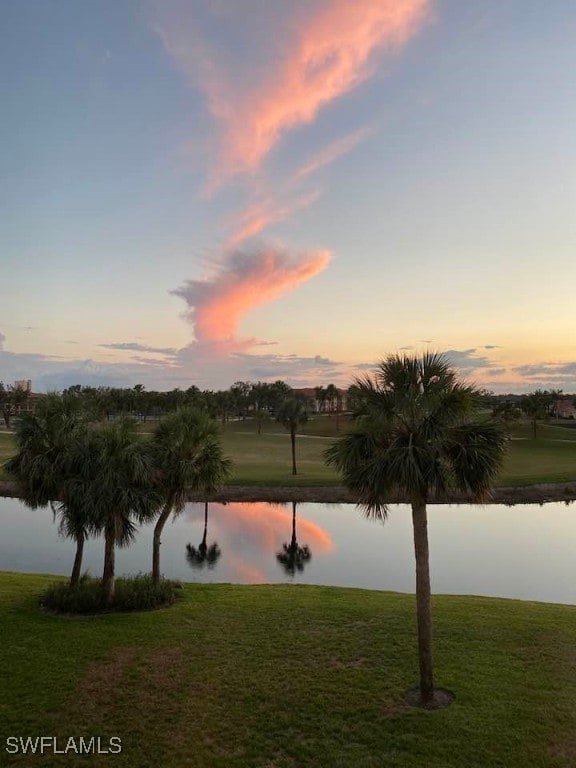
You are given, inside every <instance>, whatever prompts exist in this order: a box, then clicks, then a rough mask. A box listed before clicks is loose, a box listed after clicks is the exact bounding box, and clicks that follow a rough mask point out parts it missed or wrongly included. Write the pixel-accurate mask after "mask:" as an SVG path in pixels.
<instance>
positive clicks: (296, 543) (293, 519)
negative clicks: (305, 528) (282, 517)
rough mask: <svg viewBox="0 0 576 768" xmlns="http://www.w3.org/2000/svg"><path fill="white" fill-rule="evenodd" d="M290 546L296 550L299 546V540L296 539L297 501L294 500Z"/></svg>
mask: <svg viewBox="0 0 576 768" xmlns="http://www.w3.org/2000/svg"><path fill="white" fill-rule="evenodd" d="M290 547H291V548H292V549H293V550H295V549H296V548H297V547H298V540H297V539H296V502H295V501H293V502H292V541H291V542H290Z"/></svg>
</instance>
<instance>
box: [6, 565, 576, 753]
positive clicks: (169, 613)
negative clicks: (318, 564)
mask: <svg viewBox="0 0 576 768" xmlns="http://www.w3.org/2000/svg"><path fill="white" fill-rule="evenodd" d="M50 581H51V577H46V576H32V575H22V574H6V573H4V574H0V622H1V625H2V627H3V637H2V643H1V644H0V663H1V668H2V677H3V685H2V697H1V698H0V747H1V752H0V763H1V764H3V765H6V766H12V765H14V766H46V767H47V766H50V768H52V766H56V767H58V766H72V767H74V766H81V765H86V764H90V765H95V766H104V765H114V766H117V768H147V767H148V766H150V767H152V766H154V768H156V766H162V768H185V767H186V766H194V768H266V767H267V768H271V767H272V766H273V767H274V768H318V767H320V768H339V767H341V768H349V767H350V766H355V767H356V766H358V767H359V768H384V766H385V767H386V768H416V767H417V768H423V767H424V766H425V768H504V767H505V768H525V767H526V766H530V767H531V768H548V767H549V768H568V767H569V766H574V765H575V764H576V739H575V737H574V734H575V733H576V608H574V607H569V606H553V605H546V604H539V603H522V602H518V601H510V600H495V599H486V598H472V597H453V596H452V597H441V596H436V597H434V599H433V603H434V615H435V635H436V641H435V645H436V655H435V662H436V679H437V684H438V685H441V686H444V687H447V688H450V689H451V690H453V691H454V692H455V693H456V701H455V702H454V703H453V704H452V706H450V707H449V708H447V709H444V710H438V711H436V712H423V711H419V710H412V709H409V708H408V707H407V706H406V705H405V704H404V703H403V696H402V694H403V691H404V690H405V689H406V688H408V687H410V686H412V685H413V684H414V683H415V682H416V678H417V658H416V653H415V642H416V630H415V617H414V598H413V596H409V595H399V594H393V593H384V592H369V591H364V590H351V589H339V588H338V589H337V588H328V587H312V586H306V587H302V586H284V585H283V586H253V587H246V586H231V585H202V584H194V585H186V587H185V590H184V597H183V599H182V600H179V601H178V602H177V603H176V604H175V605H174V606H173V607H172V608H169V609H165V610H161V611H155V612H147V613H141V614H130V615H105V616H98V617H91V618H65V617H56V616H51V615H45V614H42V613H41V612H40V611H39V610H38V607H37V601H38V596H39V594H40V593H41V592H42V591H43V590H44V589H45V588H46V586H47V584H48V583H49V582H50ZM9 735H10V736H20V735H21V736H28V735H29V736H35V735H52V736H57V737H59V738H60V740H61V743H62V740H65V739H66V738H68V737H70V736H75V737H77V738H78V737H79V736H81V735H82V736H86V737H90V736H92V735H95V736H100V737H101V738H102V740H103V741H105V740H107V739H109V738H110V737H111V736H118V737H120V739H121V740H122V753H121V754H119V755H113V756H111V755H103V756H101V757H100V758H98V757H97V756H92V757H89V758H87V757H76V756H74V755H73V754H68V755H66V756H63V755H62V756H55V755H52V754H47V755H44V757H41V756H40V755H36V756H35V757H32V756H30V755H28V756H26V757H23V756H21V757H17V756H13V757H11V756H9V755H7V754H6V753H5V750H4V748H5V739H6V737H7V736H9ZM64 743H65V742H64Z"/></svg>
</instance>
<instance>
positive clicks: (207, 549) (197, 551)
mask: <svg viewBox="0 0 576 768" xmlns="http://www.w3.org/2000/svg"><path fill="white" fill-rule="evenodd" d="M207 539H208V502H207V501H205V502H204V534H203V536H202V541H201V542H200V544H199V545H198V547H193V546H192V544H190V543H188V544H186V559H187V560H188V562H189V563H190V565H191V566H192V568H203V567H204V565H207V566H208V568H209V569H212V568H214V566H215V565H216V563H217V562H218V559H219V558H220V556H221V554H222V550H221V549H220V547H219V546H218V543H217V542H216V541H215V542H213V543H212V544H210V545H209V544H208V542H207Z"/></svg>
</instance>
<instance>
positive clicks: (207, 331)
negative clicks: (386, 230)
mask: <svg viewBox="0 0 576 768" xmlns="http://www.w3.org/2000/svg"><path fill="white" fill-rule="evenodd" d="M330 258H331V254H330V252H329V251H323V250H316V251H305V252H303V253H296V254H294V253H290V252H289V251H286V250H283V249H281V248H278V247H275V246H271V245H267V246H262V247H261V248H259V249H257V250H253V251H235V252H234V253H232V254H231V255H230V257H229V258H228V259H227V261H226V263H225V264H222V265H221V266H220V267H219V268H218V270H217V272H216V274H215V275H214V277H213V278H212V279H210V280H204V281H203V280H188V281H187V282H186V283H185V284H184V285H183V286H182V287H181V288H178V289H176V290H174V291H173V293H174V294H175V295H176V296H180V297H181V298H183V299H184V300H185V301H186V303H187V304H188V307H189V312H188V315H187V317H188V319H189V320H190V322H191V323H192V325H193V326H194V335H195V337H196V341H197V342H198V343H199V344H201V345H203V346H204V347H207V348H212V349H213V350H220V351H222V352H230V351H234V350H238V349H241V348H243V347H246V346H253V345H255V344H256V343H257V341H256V340H254V339H249V340H240V339H238V338H237V336H236V332H237V329H238V325H239V323H240V320H241V319H242V318H243V317H244V315H246V314H247V313H248V312H249V311H250V310H251V309H253V308H254V307H257V306H260V305H261V304H266V303H268V302H270V301H273V300H274V299H277V298H278V297H279V296H281V295H282V294H283V293H286V292H287V291H290V290H292V289H294V288H296V286H298V285H300V284H301V283H303V282H305V281H306V280H310V278H312V277H314V276H315V275H317V274H318V273H319V272H321V271H322V270H323V269H325V268H326V266H327V265H328V262H329V261H330Z"/></svg>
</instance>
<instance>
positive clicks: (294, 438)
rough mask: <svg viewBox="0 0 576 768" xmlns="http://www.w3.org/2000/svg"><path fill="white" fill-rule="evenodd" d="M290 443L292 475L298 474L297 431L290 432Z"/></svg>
mask: <svg viewBox="0 0 576 768" xmlns="http://www.w3.org/2000/svg"><path fill="white" fill-rule="evenodd" d="M290 442H291V443H292V474H293V475H295V474H296V430H294V429H293V430H291V431H290Z"/></svg>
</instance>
